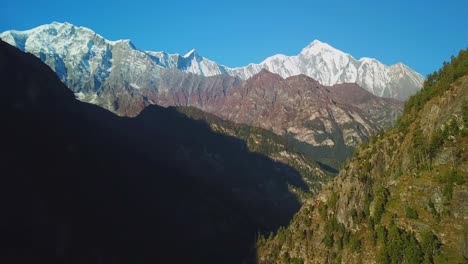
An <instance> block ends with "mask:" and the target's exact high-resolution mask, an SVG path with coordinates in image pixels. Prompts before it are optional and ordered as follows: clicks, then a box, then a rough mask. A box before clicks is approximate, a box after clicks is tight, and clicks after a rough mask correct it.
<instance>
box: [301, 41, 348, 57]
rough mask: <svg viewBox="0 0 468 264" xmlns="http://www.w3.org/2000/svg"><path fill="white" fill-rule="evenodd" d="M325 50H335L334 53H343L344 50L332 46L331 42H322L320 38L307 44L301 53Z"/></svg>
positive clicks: (315, 52)
mask: <svg viewBox="0 0 468 264" xmlns="http://www.w3.org/2000/svg"><path fill="white" fill-rule="evenodd" d="M323 52H333V53H343V54H345V53H344V52H342V51H340V50H337V49H335V48H334V47H332V46H330V45H329V44H327V43H325V42H321V41H320V40H317V39H316V40H314V41H312V42H311V43H310V44H309V45H307V46H306V47H305V48H303V49H302V51H301V54H303V55H309V54H312V55H317V54H319V53H323Z"/></svg>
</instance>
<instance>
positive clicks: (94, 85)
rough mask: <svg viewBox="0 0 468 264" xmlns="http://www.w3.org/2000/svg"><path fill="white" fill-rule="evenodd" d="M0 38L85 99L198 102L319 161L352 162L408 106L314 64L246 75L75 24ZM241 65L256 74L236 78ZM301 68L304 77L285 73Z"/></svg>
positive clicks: (129, 107)
mask: <svg viewBox="0 0 468 264" xmlns="http://www.w3.org/2000/svg"><path fill="white" fill-rule="evenodd" d="M0 37H1V38H2V39H3V40H5V41H6V42H8V43H10V44H12V45H14V46H16V47H18V48H19V49H21V50H23V51H26V52H30V53H32V54H34V55H35V56H37V57H39V58H40V59H41V60H42V61H43V62H45V63H46V64H47V65H49V66H50V67H51V68H52V69H53V70H54V71H55V72H56V74H57V75H58V77H59V78H60V79H61V80H62V82H64V83H65V84H66V85H67V86H68V87H69V88H70V89H71V90H72V91H73V92H74V93H75V96H76V97H77V98H78V99H80V100H81V101H84V102H88V103H93V104H96V105H99V106H101V107H104V108H106V109H108V110H110V111H113V112H114V113H117V114H119V115H124V116H136V115H138V114H139V113H140V112H141V111H142V110H143V109H144V108H145V107H147V106H149V105H154V104H156V105H161V106H193V107H196V108H199V109H201V110H203V111H205V112H208V113H212V114H214V115H217V116H219V117H221V118H223V119H227V120H231V121H234V122H237V123H243V124H247V125H253V126H257V127H261V128H264V129H269V130H271V131H273V132H275V133H276V134H279V135H284V136H287V137H290V138H291V139H294V140H297V141H299V142H302V143H304V144H305V145H304V146H306V147H305V148H306V149H307V151H310V152H312V153H313V154H314V157H316V158H317V159H319V160H320V158H325V159H328V158H331V159H333V160H335V161H336V159H338V160H341V161H342V160H344V159H345V158H346V157H347V156H348V155H349V153H351V150H352V148H353V147H354V146H356V145H357V144H359V143H360V142H363V141H366V140H367V139H368V138H369V136H370V135H372V134H374V133H376V132H377V131H379V130H380V129H382V128H385V127H388V126H390V125H391V124H393V122H394V121H395V120H396V118H397V116H398V115H399V114H400V113H401V109H402V103H401V102H400V101H397V100H394V99H390V98H382V97H378V96H375V95H374V94H372V93H370V92H368V91H366V90H364V89H362V88H361V87H359V86H358V85H357V84H338V85H333V86H324V85H322V84H320V78H319V81H317V80H314V79H312V78H311V77H310V76H308V75H306V74H302V73H300V72H298V71H297V70H298V69H306V70H307V71H308V72H309V73H312V72H316V73H317V72H318V71H317V69H315V68H313V67H312V68H310V67H306V66H304V67H302V68H294V69H295V70H293V68H290V69H291V70H290V71H289V72H281V74H280V75H278V74H274V73H271V72H270V71H275V70H276V71H278V69H279V68H273V67H267V68H268V70H267V69H261V67H260V66H258V67H257V66H256V67H254V66H252V65H250V66H248V67H247V68H246V69H254V68H255V69H256V70H252V71H250V70H249V71H247V70H243V71H242V74H241V73H240V72H241V70H240V69H228V68H226V67H221V66H219V65H217V64H216V63H214V62H212V61H209V60H207V59H205V58H203V57H200V56H199V55H198V54H197V53H196V52H195V51H191V52H189V53H187V54H186V55H184V56H180V55H174V54H173V55H171V54H166V53H164V52H145V51H140V50H138V49H136V48H135V46H134V45H133V44H132V43H131V42H130V41H128V40H119V41H109V40H106V39H104V38H103V37H101V36H100V35H98V34H96V33H95V32H93V31H91V30H90V29H87V28H84V27H76V26H73V25H71V24H68V23H52V24H49V25H44V26H40V27H37V28H35V29H32V30H28V31H7V32H4V33H2V34H0ZM306 50H307V52H305V53H307V54H309V55H310V56H311V58H315V59H311V61H310V62H311V63H312V62H314V63H315V62H317V61H322V59H319V57H320V56H322V55H323V54H328V55H327V56H326V57H327V58H329V55H330V52H332V51H333V50H332V48H331V47H329V46H328V45H326V44H323V43H320V42H317V41H315V42H313V43H312V44H311V46H309V47H308V48H306V49H305V51H306ZM319 50H323V54H322V53H320V52H318V51H319ZM335 51H336V50H335ZM335 51H333V52H335ZM333 52H332V53H333ZM336 52H338V51H336ZM319 53H320V54H322V55H319ZM312 54H316V55H312ZM314 56H315V57H314ZM340 56H341V55H340ZM343 56H344V55H343ZM347 56H348V57H346V56H345V57H346V58H348V59H349V58H351V57H350V56H349V55H347ZM345 57H342V58H341V59H339V61H344V58H345ZM294 58H303V57H301V56H299V57H291V60H292V59H294ZM301 61H303V62H306V60H301ZM265 65H271V64H268V63H267V64H265ZM284 65H288V64H284ZM310 65H313V64H310ZM323 65H325V64H323ZM349 65H354V64H349ZM376 65H377V64H376ZM378 65H380V64H378ZM335 68H336V67H335ZM405 69H407V68H405ZM257 70H258V72H256V71H257ZM234 71H238V72H239V74H240V75H241V76H242V78H248V77H250V78H248V79H247V80H243V79H242V78H240V77H237V76H231V75H230V74H233V72H234ZM191 72H194V73H197V74H193V73H191ZM218 73H219V74H218ZM226 73H228V74H226ZM293 73H298V74H299V75H297V76H291V77H288V78H286V79H285V78H284V77H282V76H281V75H283V76H284V75H287V74H293ZM216 74H218V75H216ZM251 74H252V76H251ZM254 74H255V75H254ZM203 75H207V76H208V75H214V76H208V77H207V76H203ZM320 76H329V75H328V73H325V72H323V73H321V75H320ZM421 80H422V79H421ZM322 81H323V80H322ZM326 82H328V81H326ZM415 87H416V86H415ZM376 89H377V88H376ZM415 89H416V88H415ZM403 90H405V91H409V90H407V89H406V88H405V89H403ZM394 91H396V90H394ZM304 146H301V147H304ZM316 148H319V150H317V149H316ZM332 163H333V164H334V165H337V163H335V162H332Z"/></svg>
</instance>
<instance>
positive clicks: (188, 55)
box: [182, 49, 198, 58]
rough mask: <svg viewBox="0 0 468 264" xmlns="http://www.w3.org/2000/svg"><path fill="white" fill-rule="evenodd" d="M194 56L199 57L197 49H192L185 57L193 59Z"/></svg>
mask: <svg viewBox="0 0 468 264" xmlns="http://www.w3.org/2000/svg"><path fill="white" fill-rule="evenodd" d="M192 56H198V53H197V50H196V49H191V50H190V51H189V52H187V53H186V54H185V55H184V56H182V57H184V58H188V57H192Z"/></svg>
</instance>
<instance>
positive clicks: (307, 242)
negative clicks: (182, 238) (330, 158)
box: [257, 50, 468, 263]
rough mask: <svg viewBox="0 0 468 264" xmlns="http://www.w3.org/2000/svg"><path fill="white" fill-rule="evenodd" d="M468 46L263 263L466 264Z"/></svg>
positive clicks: (281, 234)
mask: <svg viewBox="0 0 468 264" xmlns="http://www.w3.org/2000/svg"><path fill="white" fill-rule="evenodd" d="M467 62H468V50H464V51H461V52H460V54H459V55H458V57H453V58H452V60H451V62H450V63H446V64H444V67H443V68H442V69H441V70H439V71H438V72H435V73H433V74H431V75H430V78H429V79H428V81H426V82H425V85H424V88H423V89H422V90H421V92H419V93H418V94H416V95H415V96H413V97H411V99H410V100H409V101H408V102H407V103H406V105H405V111H404V113H403V116H402V117H401V119H400V120H399V122H398V125H397V126H396V127H395V128H393V129H391V130H389V131H387V132H386V133H380V134H379V135H377V136H375V137H373V138H372V139H371V140H370V142H369V144H367V145H365V146H362V147H360V148H359V149H358V150H357V151H356V153H355V155H354V157H353V158H352V159H351V161H350V162H349V163H347V164H346V165H345V166H344V169H343V170H342V171H341V172H340V174H339V176H338V177H336V178H335V179H334V180H333V181H332V182H331V183H330V184H329V185H328V186H326V187H325V188H324V189H322V191H321V192H320V193H319V194H318V195H317V196H316V197H315V198H313V199H310V200H308V201H306V202H305V204H306V205H304V206H303V207H302V208H301V210H300V211H299V213H297V214H296V215H295V216H294V219H293V221H292V222H291V223H290V224H289V226H288V227H287V228H281V229H279V230H278V232H277V233H276V234H271V235H270V236H269V237H268V238H267V237H260V239H259V240H258V243H257V246H258V255H259V257H258V259H259V263H466V261H467V260H468V246H467V245H468V244H467V236H468V230H467V228H466V227H467V224H468V222H467V219H468V211H467V210H466V208H467V202H466V201H467V200H468V185H467V181H468V67H467V65H468V64H467Z"/></svg>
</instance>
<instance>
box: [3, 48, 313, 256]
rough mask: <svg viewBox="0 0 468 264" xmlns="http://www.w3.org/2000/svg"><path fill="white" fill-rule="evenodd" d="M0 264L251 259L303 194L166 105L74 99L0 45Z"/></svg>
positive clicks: (291, 181) (270, 166) (268, 164)
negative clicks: (125, 109)
mask: <svg viewBox="0 0 468 264" xmlns="http://www.w3.org/2000/svg"><path fill="white" fill-rule="evenodd" d="M0 83H1V84H2V97H1V99H0V100H1V104H0V109H1V115H2V118H1V122H2V128H1V132H0V135H1V139H2V141H3V142H2V147H1V152H2V154H1V156H2V157H3V158H2V161H1V163H0V170H1V172H2V173H1V177H0V201H1V202H0V208H1V212H2V217H1V218H0V234H1V238H0V243H1V247H0V262H2V263H33V262H34V263H45V262H47V263H181V262H185V263H255V262H256V260H255V258H256V252H255V236H256V234H257V232H258V231H259V230H260V231H269V230H275V229H277V228H278V227H279V226H282V225H286V224H287V223H288V222H289V221H290V219H291V218H292V216H293V214H294V213H295V212H296V211H297V210H298V209H299V207H300V203H299V201H298V200H297V198H296V196H295V195H294V194H293V193H291V192H290V191H289V188H288V185H293V186H295V187H296V188H300V189H302V190H303V191H308V190H307V187H306V184H305V183H304V182H303V181H302V178H301V177H300V175H299V173H298V172H297V171H295V170H294V169H292V168H291V167H289V166H286V165H284V164H282V163H278V162H275V161H273V160H271V159H269V158H267V157H265V156H262V155H260V154H256V153H252V152H249V151H248V149H247V147H246V145H245V143H244V142H243V141H241V140H238V139H236V138H233V137H228V136H225V135H221V134H216V133H214V132H212V131H211V130H210V129H209V127H208V126H207V125H206V124H205V123H204V122H202V121H195V120H191V119H189V118H187V117H186V116H184V115H183V114H181V113H179V112H177V111H176V110H175V109H173V108H162V107H158V106H151V107H148V108H146V109H145V110H144V111H143V112H142V113H141V114H140V115H139V116H138V117H136V118H121V117H118V116H115V115H114V114H112V113H110V112H108V111H106V110H103V109H101V108H99V107H97V106H94V105H90V104H86V103H82V102H79V101H78V100H76V99H75V98H74V94H73V93H72V92H71V91H70V90H68V89H67V88H66V87H65V86H64V85H63V84H62V83H61V82H60V80H59V79H58V78H57V76H56V75H55V73H54V72H53V71H52V70H51V69H49V68H48V67H47V66H46V65H45V64H43V63H42V62H41V61H40V60H39V59H37V58H35V57H34V56H32V55H29V54H25V53H22V52H20V51H19V50H17V49H16V48H13V47H11V46H9V45H8V44H6V43H4V42H2V41H0Z"/></svg>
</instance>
